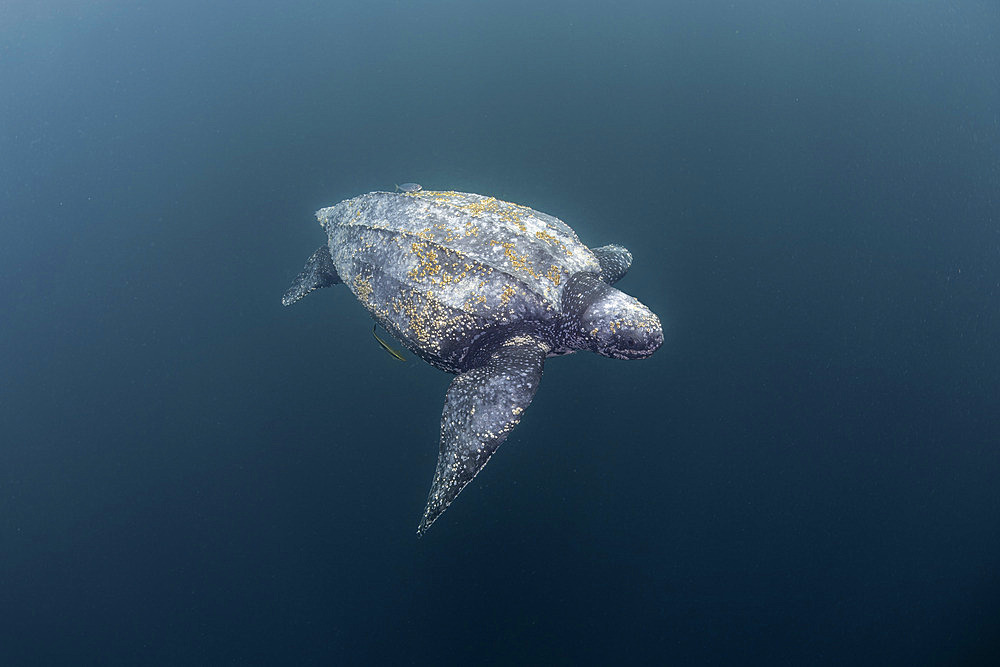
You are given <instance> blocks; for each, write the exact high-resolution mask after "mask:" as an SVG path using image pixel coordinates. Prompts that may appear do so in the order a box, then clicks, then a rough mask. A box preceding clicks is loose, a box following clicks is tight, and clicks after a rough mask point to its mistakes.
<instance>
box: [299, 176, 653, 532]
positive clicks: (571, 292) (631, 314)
mask: <svg viewBox="0 0 1000 667" xmlns="http://www.w3.org/2000/svg"><path fill="white" fill-rule="evenodd" d="M408 185H410V184H408ZM316 217H317V218H318V219H319V221H320V224H321V225H322V226H323V228H324V229H325V230H326V232H327V244H325V245H323V246H321V247H320V248H319V249H317V250H316V251H315V252H314V253H313V254H312V256H311V257H310V258H309V260H308V262H307V263H306V266H305V268H304V269H303V270H302V272H301V273H300V274H299V276H298V277H297V278H296V280H295V282H294V283H293V284H292V286H291V287H290V288H289V289H288V291H287V292H286V293H285V296H284V298H283V299H282V302H283V303H284V304H285V305H290V304H292V303H294V302H295V301H298V300H299V299H300V298H302V297H303V296H305V295H306V294H308V293H309V292H311V291H313V290H314V289H317V288H319V287H326V286H329V285H335V284H338V283H345V284H346V285H347V286H348V287H349V288H350V289H351V291H352V292H353V293H354V295H355V296H356V297H357V298H358V300H359V301H360V302H361V303H362V305H364V306H365V308H367V309H368V311H369V312H370V313H371V315H372V316H373V317H374V318H375V320H376V321H377V322H378V323H379V324H381V325H382V326H383V327H384V328H385V329H386V330H387V331H389V332H390V333H391V334H392V335H394V336H395V337H396V338H398V339H399V340H400V341H401V342H402V343H403V345H405V346H406V347H407V348H409V349H410V350H411V351H413V353H414V354H417V355H419V356H420V357H421V358H423V359H424V360H425V361H427V362H428V363H430V364H432V365H433V366H435V367H437V368H440V369H442V370H444V371H447V372H449V373H454V374H455V379H454V380H453V381H452V383H451V386H450V387H449V388H448V392H447V395H446V399H445V406H444V412H443V414H442V417H441V449H440V453H439V456H438V463H437V470H436V471H435V474H434V481H433V483H432V485H431V491H430V494H429V496H428V499H427V507H426V509H425V510H424V516H423V519H422V520H421V522H420V526H419V528H418V529H417V533H418V534H420V535H422V534H423V533H424V532H425V531H426V530H427V528H428V527H430V525H431V524H432V523H433V522H434V521H435V520H436V519H437V517H438V516H440V515H441V513H442V512H444V510H445V509H446V508H447V507H448V505H449V504H450V503H451V502H452V501H453V500H454V499H455V498H456V497H457V496H458V494H459V492H460V491H461V490H462V489H463V488H464V487H465V485H466V484H468V483H469V482H470V481H471V480H472V479H473V478H474V477H475V476H476V474H477V473H478V472H479V471H480V470H481V469H482V468H483V466H484V465H486V462H487V461H488V460H489V458H490V456H492V455H493V452H495V451H496V449H497V447H498V446H499V445H500V444H501V443H502V442H503V441H504V440H505V439H506V437H507V434H508V433H509V432H510V430H511V429H512V428H513V427H514V426H516V425H517V423H518V422H519V421H520V419H521V414H522V413H523V412H524V409H525V408H527V406H528V405H529V404H530V403H531V400H532V398H533V397H534V395H535V391H536V390H537V388H538V382H539V380H540V379H541V375H542V368H543V366H544V362H545V358H546V357H549V356H553V355H558V354H566V353H568V352H572V351H574V350H591V351H593V352H597V353H598V354H602V355H604V356H609V357H615V358H620V359H640V358H643V357H647V356H649V355H651V354H652V353H653V352H654V351H656V349H657V348H658V347H659V346H660V344H661V343H662V342H663V333H662V330H661V327H660V321H659V319H658V318H657V317H656V315H654V314H653V313H652V312H651V311H650V310H649V309H648V308H646V307H645V306H644V305H642V304H641V303H639V301H637V300H636V299H634V298H633V297H631V296H628V295H627V294H625V293H623V292H620V291H619V290H617V289H615V288H614V287H612V285H613V284H614V283H615V282H617V281H618V280H619V279H620V278H622V277H623V276H624V275H625V273H626V272H627V271H628V268H629V266H630V265H631V262H632V255H631V253H629V252H628V250H626V249H625V248H622V247H621V246H615V245H610V246H604V247H601V248H596V249H594V250H591V249H590V248H588V247H587V246H585V245H583V244H582V243H580V241H579V239H578V238H577V236H576V233H575V232H573V230H572V229H571V228H570V227H569V226H567V225H566V224H565V223H563V222H562V221H561V220H559V219H557V218H554V217H552V216H550V215H546V214H544V213H540V212H538V211H534V210H532V209H530V208H528V207H526V206H520V205H517V204H511V203H509V202H503V201H500V200H498V199H494V198H493V197H484V196H482V195H476V194H469V193H460V192H436V191H427V190H420V189H416V190H412V191H406V192H403V193H389V192H372V193H369V194H366V195H361V196H359V197H355V198H353V199H349V200H346V201H343V202H340V203H339V204H337V205H335V206H331V207H329V208H324V209H321V210H320V211H318V212H317V213H316Z"/></svg>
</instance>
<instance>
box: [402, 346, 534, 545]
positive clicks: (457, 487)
mask: <svg viewBox="0 0 1000 667" xmlns="http://www.w3.org/2000/svg"><path fill="white" fill-rule="evenodd" d="M548 352H549V346H548V345H546V344H545V343H543V342H542V341H541V340H538V339H537V338H533V337H531V336H515V337H513V338H511V339H509V340H507V341H506V342H504V343H503V344H502V345H501V346H500V347H499V348H497V350H496V351H495V352H494V353H493V354H492V355H490V358H489V359H488V360H487V361H486V363H485V364H484V365H482V366H479V367H478V368H473V369H471V370H468V371H466V372H464V373H460V374H459V375H456V376H455V379H454V380H452V382H451V386H450V387H448V394H447V396H446V397H445V401H444V412H443V413H442V415H441V451H440V453H439V454H438V462H437V470H436V471H435V472H434V482H433V483H432V484H431V492H430V494H428V496H427V507H426V509H425V510H424V517H423V519H422V520H421V521H420V526H419V527H418V528H417V535H423V534H424V533H425V532H426V531H427V529H428V528H430V526H431V524H432V523H434V521H435V520H436V519H437V518H438V517H439V516H441V513H442V512H444V511H445V509H447V508H448V505H450V504H451V501H453V500H455V498H456V497H457V496H458V494H459V492H461V490H462V489H463V488H465V485H466V484H468V483H469V482H471V481H472V478H473V477H475V476H476V475H477V474H478V473H479V471H480V470H482V469H483V466H485V465H486V462H487V461H489V460H490V457H491V456H493V452H495V451H496V450H497V447H499V446H500V443H502V442H503V441H504V440H506V439H507V434H508V433H510V430H511V429H512V428H514V427H515V426H517V423H518V422H519V421H521V414H522V413H523V412H524V409H525V408H527V407H528V405H529V404H530V403H531V399H532V398H534V397H535V391H536V390H537V389H538V382H539V381H540V380H541V379H542V367H543V366H544V364H545V355H546V354H548Z"/></svg>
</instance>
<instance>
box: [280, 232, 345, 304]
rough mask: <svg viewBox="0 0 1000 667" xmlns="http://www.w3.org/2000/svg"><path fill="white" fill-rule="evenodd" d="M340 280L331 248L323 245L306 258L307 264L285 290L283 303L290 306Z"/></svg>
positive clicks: (282, 298)
mask: <svg viewBox="0 0 1000 667" xmlns="http://www.w3.org/2000/svg"><path fill="white" fill-rule="evenodd" d="M340 282H341V280H340V276H338V275H337V269H336V268H335V267H334V266H333V258H332V257H330V249H329V248H328V247H327V246H325V245H321V246H320V247H318V248H316V252H314V253H313V254H312V255H310V256H309V259H308V260H306V265H305V266H304V267H303V268H302V271H301V272H300V273H299V275H298V276H297V277H296V278H295V281H294V282H292V286H291V287H289V288H288V290H287V291H286V292H285V296H283V297H281V303H282V305H285V306H290V305H292V304H293V303H295V302H296V301H298V300H299V299H301V298H302V297H304V296H305V295H306V294H309V292H312V291H313V290H316V289H319V288H320V287H329V286H330V285H336V284H338V283H340Z"/></svg>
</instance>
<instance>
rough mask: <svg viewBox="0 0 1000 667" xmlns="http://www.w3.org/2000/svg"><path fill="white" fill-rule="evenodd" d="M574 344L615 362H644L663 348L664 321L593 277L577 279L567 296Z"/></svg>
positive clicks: (627, 296) (566, 307)
mask: <svg viewBox="0 0 1000 667" xmlns="http://www.w3.org/2000/svg"><path fill="white" fill-rule="evenodd" d="M563 310H564V311H565V312H566V313H567V315H569V316H570V317H571V322H572V325H571V327H572V329H573V330H574V331H573V338H574V341H573V342H574V344H573V347H576V348H578V349H585V350H590V351H592V352H596V353H597V354H600V355H602V356H605V357H612V358H614V359H644V358H646V357H648V356H649V355H651V354H653V352H656V350H657V349H658V348H659V347H660V345H662V344H663V328H662V326H661V325H660V318H658V317H657V316H656V315H654V314H653V312H652V311H651V310H650V309H649V308H647V307H646V306H644V305H642V304H641V303H640V302H639V300H638V299H635V298H634V297H631V296H629V295H628V294H625V293H624V292H621V291H619V290H616V289H615V288H614V287H611V286H610V285H608V284H607V283H604V282H602V281H601V280H600V279H599V278H597V277H596V276H594V275H592V274H587V273H581V274H577V275H576V276H574V277H573V278H572V279H571V280H570V282H569V284H568V285H566V291H565V292H563Z"/></svg>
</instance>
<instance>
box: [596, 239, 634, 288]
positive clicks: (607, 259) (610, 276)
mask: <svg viewBox="0 0 1000 667" xmlns="http://www.w3.org/2000/svg"><path fill="white" fill-rule="evenodd" d="M593 253H594V254H595V255H597V261H598V263H600V265H601V280H603V281H604V282H606V283H607V284H609V285H614V284H615V283H616V282H618V281H619V280H621V279H622V278H624V277H625V274H626V273H628V268H629V267H630V266H632V253H630V252H629V251H628V249H627V248H623V247H622V246H620V245H617V244H614V243H612V244H611V245H604V246H601V247H600V248H594V250H593Z"/></svg>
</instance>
